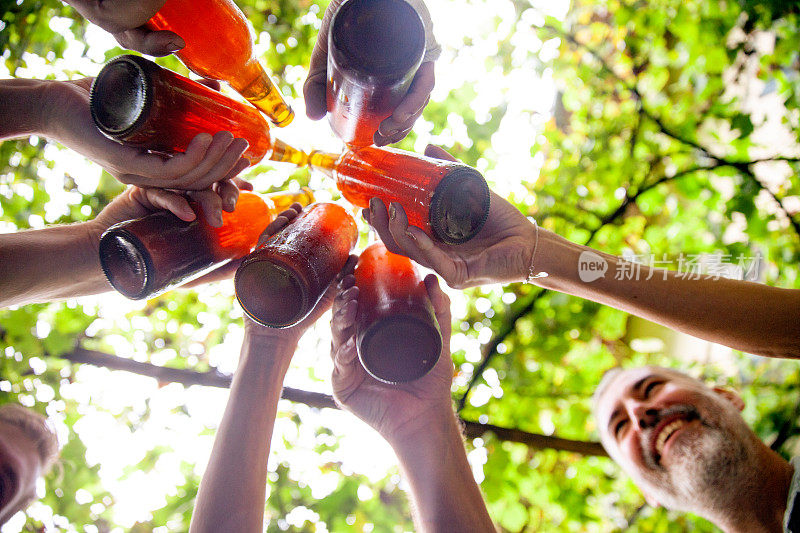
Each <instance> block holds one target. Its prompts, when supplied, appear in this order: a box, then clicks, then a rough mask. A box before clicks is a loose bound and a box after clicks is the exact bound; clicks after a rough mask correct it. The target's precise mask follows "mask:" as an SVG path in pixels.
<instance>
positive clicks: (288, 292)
mask: <svg viewBox="0 0 800 533" xmlns="http://www.w3.org/2000/svg"><path fill="white" fill-rule="evenodd" d="M234 285H235V286H236V299H237V300H239V304H241V306H242V309H243V310H244V312H245V313H246V314H247V316H249V317H250V318H251V319H253V320H254V321H256V322H258V323H259V324H261V325H262V326H269V327H271V328H288V327H290V326H293V325H295V324H297V323H298V322H300V320H302V319H303V318H305V316H306V315H307V314H308V312H309V311H310V309H311V306H312V302H311V296H310V294H309V288H308V287H307V286H306V284H305V283H303V282H302V280H301V279H300V278H299V276H298V274H297V272H295V270H294V269H292V268H291V267H290V266H289V265H288V264H284V263H283V262H282V261H281V260H280V258H279V257H276V255H275V254H270V256H269V257H267V256H266V254H264V253H259V250H256V251H255V252H253V253H252V254H250V255H249V256H248V258H247V259H245V260H244V262H242V264H241V265H240V266H239V269H238V270H237V271H236V276H235V277H234Z"/></svg>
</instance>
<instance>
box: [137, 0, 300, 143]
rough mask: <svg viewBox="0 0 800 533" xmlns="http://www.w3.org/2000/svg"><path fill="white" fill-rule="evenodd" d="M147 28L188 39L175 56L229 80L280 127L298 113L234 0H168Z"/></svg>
mask: <svg viewBox="0 0 800 533" xmlns="http://www.w3.org/2000/svg"><path fill="white" fill-rule="evenodd" d="M146 26H147V27H149V28H150V29H153V30H170V31H172V32H175V33H177V34H178V35H180V36H181V38H182V39H183V40H184V41H185V42H186V46H185V47H184V48H183V49H181V50H180V51H178V52H177V53H176V55H177V56H178V57H179V58H180V59H181V61H183V63H184V65H186V66H187V67H188V68H189V69H190V70H192V71H193V72H194V73H195V74H198V75H200V76H203V77H205V78H211V79H215V80H222V81H226V82H228V83H229V84H230V86H231V87H233V88H234V89H235V90H236V91H237V92H238V93H239V94H241V95H242V96H244V97H245V98H246V99H247V100H249V101H250V102H251V103H252V104H253V105H255V106H256V107H257V108H259V109H260V110H262V111H263V112H264V113H265V114H266V115H267V116H269V117H270V119H271V120H272V121H273V122H274V123H275V125H277V126H279V127H283V126H286V125H288V124H289V123H290V122H291V121H292V119H293V118H294V112H293V111H292V109H291V107H289V105H288V104H287V103H286V101H285V100H284V99H283V96H282V95H281V93H280V91H279V90H278V89H277V88H276V87H275V85H274V84H273V83H272V80H270V78H269V74H267V72H266V71H265V70H264V67H262V66H261V64H260V63H259V62H258V59H256V57H255V53H254V51H253V41H254V37H253V30H252V28H251V27H250V23H249V22H248V20H247V18H246V17H245V16H244V13H242V11H241V10H240V9H239V8H238V7H237V6H236V4H235V3H233V1H232V0H167V1H166V2H165V3H164V5H163V6H162V7H161V9H160V10H159V11H158V13H156V14H155V15H154V16H153V18H151V19H150V20H149V21H148V22H147V23H146Z"/></svg>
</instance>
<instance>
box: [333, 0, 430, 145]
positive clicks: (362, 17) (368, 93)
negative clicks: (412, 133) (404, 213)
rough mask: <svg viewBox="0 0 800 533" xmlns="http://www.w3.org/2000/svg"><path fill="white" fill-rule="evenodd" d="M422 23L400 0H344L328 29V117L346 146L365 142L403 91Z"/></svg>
mask: <svg viewBox="0 0 800 533" xmlns="http://www.w3.org/2000/svg"><path fill="white" fill-rule="evenodd" d="M424 54H425V27H424V25H423V23H422V19H421V18H420V16H419V14H417V12H416V11H415V10H414V8H413V7H411V6H410V5H409V4H408V3H407V2H406V1H405V0H345V2H343V3H342V5H341V6H340V7H339V9H338V10H337V11H336V13H335V14H334V16H333V19H332V20H331V29H330V32H329V33H328V84H327V103H328V111H329V112H330V114H329V116H328V119H329V121H330V124H331V128H333V132H334V133H335V134H336V135H337V136H338V137H339V138H340V139H342V140H343V141H344V142H345V143H346V144H347V145H348V146H353V147H360V146H369V145H371V144H372V143H373V135H375V132H376V131H378V125H379V124H380V123H381V121H383V119H385V118H387V117H389V116H391V114H392V112H393V111H394V108H395V107H397V105H398V104H399V103H400V101H401V100H402V99H403V96H405V94H406V93H407V92H408V88H409V86H410V85H411V81H412V80H413V79H414V75H415V74H416V73H417V69H418V68H419V66H420V64H421V63H422V58H423V56H424Z"/></svg>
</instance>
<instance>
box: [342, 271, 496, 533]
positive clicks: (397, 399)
mask: <svg viewBox="0 0 800 533" xmlns="http://www.w3.org/2000/svg"><path fill="white" fill-rule="evenodd" d="M425 284H426V286H427V288H428V294H429V295H430V297H431V302H432V303H433V307H434V311H435V313H436V319H437V321H438V323H439V327H440V329H441V332H442V341H443V343H442V353H441V356H440V357H439V361H438V362H437V363H436V366H435V367H434V368H433V369H432V370H431V372H430V373H428V374H427V375H425V376H423V377H422V378H420V379H418V380H416V381H412V382H410V383H402V384H398V385H387V384H385V383H382V382H379V381H377V380H375V379H374V378H372V377H371V376H369V375H368V374H367V373H366V371H365V370H364V368H363V367H362V366H361V363H360V362H359V360H358V356H357V354H356V347H355V339H354V335H355V326H354V321H355V317H356V309H357V306H358V301H357V298H358V288H357V287H355V278H354V277H353V276H352V275H347V276H345V277H344V278H343V279H342V281H341V282H340V284H339V294H338V295H337V297H336V299H335V300H334V306H333V320H332V321H331V329H332V337H333V343H332V350H331V351H332V356H333V359H334V370H333V393H334V398H335V399H336V401H337V403H339V404H340V405H341V406H342V407H343V408H344V409H347V410H348V411H350V412H352V413H353V414H355V415H356V416H358V417H359V418H360V419H362V420H363V421H364V422H366V423H367V424H369V425H370V426H372V427H373V428H374V429H375V430H377V431H378V432H379V433H380V434H381V436H382V437H383V438H385V439H386V440H387V441H388V442H389V444H390V445H391V446H392V448H393V449H394V451H395V453H396V454H397V458H398V461H399V462H400V468H401V470H402V471H403V474H404V476H405V477H406V479H407V481H408V484H409V487H410V489H411V495H410V496H411V502H412V507H413V511H414V522H415V523H416V525H417V528H418V530H420V531H426V532H438V531H441V532H450V531H495V529H494V526H493V525H492V521H491V519H490V518H489V514H488V512H487V511H486V505H485V504H484V502H483V497H482V496H481V493H480V489H479V488H478V485H477V483H475V478H474V477H473V476H472V471H471V470H470V467H469V463H468V462H467V455H466V451H465V449H464V443H463V438H462V436H461V431H460V428H459V425H458V422H457V420H456V416H455V413H454V412H453V407H452V401H451V398H450V384H451V382H452V377H453V362H452V360H451V358H450V301H449V299H448V298H447V296H446V295H445V294H444V293H443V292H442V291H441V289H439V286H438V283H437V281H436V277H435V276H428V277H427V278H426V279H425Z"/></svg>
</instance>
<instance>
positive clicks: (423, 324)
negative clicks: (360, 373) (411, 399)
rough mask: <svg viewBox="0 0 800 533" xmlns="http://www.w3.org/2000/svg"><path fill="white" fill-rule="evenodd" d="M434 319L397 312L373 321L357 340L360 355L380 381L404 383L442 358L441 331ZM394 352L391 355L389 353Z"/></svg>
mask: <svg viewBox="0 0 800 533" xmlns="http://www.w3.org/2000/svg"><path fill="white" fill-rule="evenodd" d="M435 324H436V322H435V320H434V321H424V320H422V319H421V318H419V317H416V316H414V315H395V316H390V317H387V318H384V319H383V320H379V321H377V322H374V323H373V324H371V325H370V326H369V327H368V328H367V329H366V331H364V333H363V334H362V336H361V339H360V341H359V342H357V343H356V347H357V349H358V350H357V351H358V359H359V360H360V361H361V364H362V366H363V367H364V369H365V370H366V371H367V372H368V373H369V374H370V375H371V376H372V377H374V378H375V379H377V380H378V381H383V382H385V383H403V382H406V381H414V380H415V379H419V378H421V377H422V376H424V375H425V374H427V373H428V372H429V371H430V370H431V369H432V368H433V367H434V365H436V362H437V361H438V360H439V354H441V352H442V335H441V333H440V332H439V329H438V328H437V327H436V326H435ZM387 354H391V357H387Z"/></svg>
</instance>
